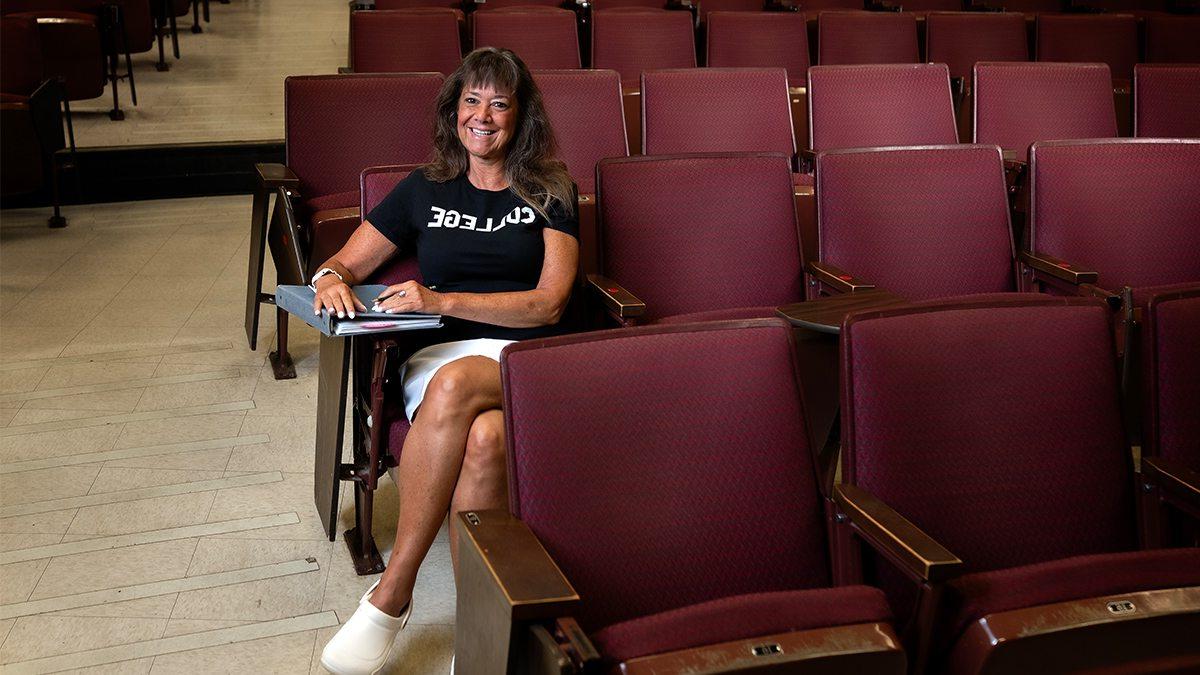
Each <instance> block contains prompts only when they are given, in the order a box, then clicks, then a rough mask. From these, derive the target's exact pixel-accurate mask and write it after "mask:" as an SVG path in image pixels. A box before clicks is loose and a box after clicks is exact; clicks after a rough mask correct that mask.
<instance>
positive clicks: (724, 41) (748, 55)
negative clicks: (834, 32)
mask: <svg viewBox="0 0 1200 675" xmlns="http://www.w3.org/2000/svg"><path fill="white" fill-rule="evenodd" d="M707 17H708V33H707V41H708V43H707V48H708V60H707V63H708V66H709V67H710V68H785V69H787V74H788V83H789V84H790V85H791V86H793V87H803V86H804V84H805V81H804V78H805V74H806V73H807V72H808V27H807V22H806V21H805V19H804V15H803V14H800V13H797V12H707Z"/></svg>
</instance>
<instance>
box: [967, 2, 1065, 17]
mask: <svg viewBox="0 0 1200 675" xmlns="http://www.w3.org/2000/svg"><path fill="white" fill-rule="evenodd" d="M979 4H989V3H979ZM1000 4H1002V5H1003V6H1004V9H1005V11H1008V12H1025V13H1026V14H1035V13H1041V12H1061V11H1062V10H1063V4H1064V2H1063V0H1004V2H1003V3H1000Z"/></svg>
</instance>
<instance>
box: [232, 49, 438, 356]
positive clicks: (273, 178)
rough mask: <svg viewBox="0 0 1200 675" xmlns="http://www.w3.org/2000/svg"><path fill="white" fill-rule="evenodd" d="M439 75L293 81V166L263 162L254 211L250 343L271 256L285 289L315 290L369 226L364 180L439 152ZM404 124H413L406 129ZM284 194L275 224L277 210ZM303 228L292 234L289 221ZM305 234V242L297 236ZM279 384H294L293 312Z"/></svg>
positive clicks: (280, 334) (289, 150)
mask: <svg viewBox="0 0 1200 675" xmlns="http://www.w3.org/2000/svg"><path fill="white" fill-rule="evenodd" d="M441 84H442V76H441V75H439V74H437V73H406V74H388V75H383V74H375V75H312V76H301V77H289V78H287V79H286V80H285V81H284V129H285V133H286V139H285V140H286V145H285V149H286V165H283V166H281V165H277V164H260V165H258V166H257V167H256V168H257V170H258V176H259V185H258V189H257V190H256V191H255V194H254V207H253V212H252V214H251V219H252V220H251V230H250V232H251V237H250V261H249V270H248V279H247V287H246V293H247V295H246V337H247V338H248V339H249V342H250V348H251V349H254V348H255V347H256V345H257V343H258V313H259V305H260V303H262V302H272V301H273V299H272V296H270V295H267V294H264V293H262V283H263V282H262V274H263V256H264V253H265V250H266V246H268V245H269V247H270V249H271V257H272V259H273V260H274V263H275V271H276V277H277V282H278V283H290V284H300V283H307V280H308V277H309V275H311V274H312V272H314V271H315V270H313V269H311V268H312V265H317V264H320V263H322V262H324V261H325V260H327V259H328V258H329V256H331V255H333V254H334V253H336V252H337V251H338V249H340V248H341V247H342V245H343V244H344V243H345V241H346V239H347V238H349V236H350V233H351V232H353V231H354V228H356V227H357V226H358V225H359V223H361V222H362V220H361V214H360V213H359V211H358V208H357V207H358V204H359V201H358V200H359V190H358V187H357V183H358V176H359V173H360V172H361V171H362V170H363V169H364V168H366V167H368V166H376V165H382V164H385V163H387V162H395V161H407V162H410V163H417V162H423V161H425V160H427V159H428V157H429V154H430V152H431V151H432V147H431V145H430V138H429V129H430V128H431V127H432V124H433V120H432V118H431V116H432V114H433V100H434V97H435V96H436V95H437V91H438V89H439V88H440V87H441ZM397 120H404V121H405V123H404V124H398V123H397ZM272 194H274V195H276V197H277V199H276V203H275V210H274V213H273V215H272V216H271V218H270V223H271V224H270V227H268V204H269V200H270V197H271V196H272ZM289 219H291V220H292V221H294V222H293V223H292V226H291V227H289V223H288V220H289ZM292 231H296V232H299V233H300V238H299V240H297V239H296V238H295V237H291V236H290V235H289V233H290V232H292ZM276 326H277V331H276V332H277V335H276V337H277V342H278V347H277V351H275V352H273V353H272V354H271V363H272V367H273V369H274V372H275V376H276V379H284V378H289V377H295V368H294V367H293V366H292V364H291V356H290V355H289V354H288V351H287V328H286V326H287V314H286V313H283V312H282V311H281V310H278V309H277V310H276Z"/></svg>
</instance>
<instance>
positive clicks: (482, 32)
mask: <svg viewBox="0 0 1200 675" xmlns="http://www.w3.org/2000/svg"><path fill="white" fill-rule="evenodd" d="M486 4H491V3H486ZM486 4H485V6H486ZM471 21H472V31H473V35H474V39H473V41H472V42H473V44H474V46H475V48H476V49H478V48H480V47H504V48H506V49H511V50H513V51H514V52H516V53H517V55H518V56H520V57H521V60H522V61H524V62H525V65H526V66H528V67H529V68H530V69H531V70H537V69H567V68H578V67H579V31H578V30H577V29H576V22H575V13H574V12H572V11H570V10H566V9H561V8H556V7H532V8H522V7H516V8H513V9H508V10H504V11H498V10H492V11H488V12H479V13H478V14H475V15H473V16H472V17H471Z"/></svg>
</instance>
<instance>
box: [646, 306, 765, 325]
mask: <svg viewBox="0 0 1200 675" xmlns="http://www.w3.org/2000/svg"><path fill="white" fill-rule="evenodd" d="M774 316H776V314H775V307H774V306H770V307H732V308H730V309H714V310H710V311H707V312H692V313H690V314H676V315H675V316H666V317H663V318H661V319H659V320H658V321H656V322H655V323H695V322H698V321H732V320H736V319H769V318H771V317H774Z"/></svg>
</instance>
